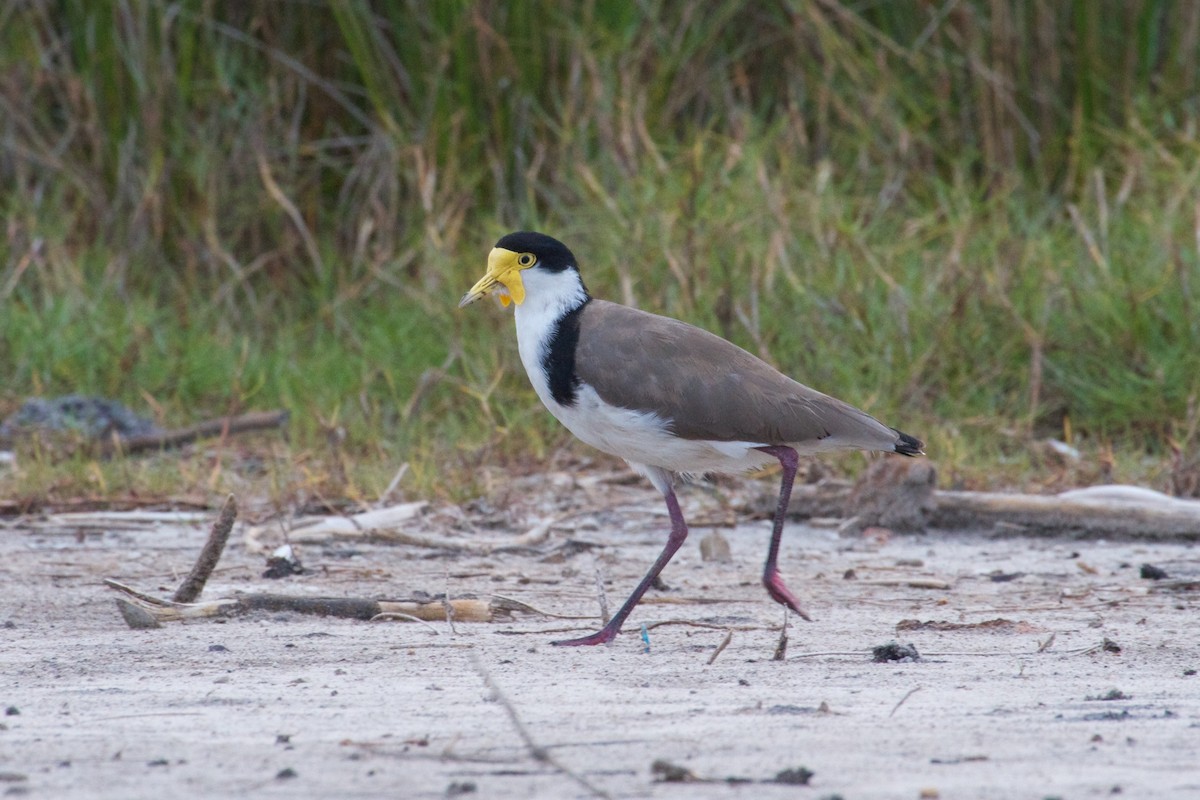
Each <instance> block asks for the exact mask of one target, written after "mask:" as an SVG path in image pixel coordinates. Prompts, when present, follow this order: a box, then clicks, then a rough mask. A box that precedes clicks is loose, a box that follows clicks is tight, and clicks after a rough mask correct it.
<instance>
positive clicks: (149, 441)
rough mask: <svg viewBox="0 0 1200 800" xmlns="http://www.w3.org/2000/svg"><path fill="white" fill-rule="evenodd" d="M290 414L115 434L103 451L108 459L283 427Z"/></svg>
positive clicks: (244, 416)
mask: <svg viewBox="0 0 1200 800" xmlns="http://www.w3.org/2000/svg"><path fill="white" fill-rule="evenodd" d="M288 417H289V413H288V412H287V411H255V412H251V413H249V414H239V415H237V416H233V417H220V418H218V419H210V420H206V421H204V422H200V423H197V424H195V425H189V426H188V427H186V428H176V429H174V430H169V431H157V432H154V433H144V434H137V435H133V436H111V437H108V438H106V439H103V440H102V441H101V443H100V454H101V455H102V456H103V457H105V458H110V457H112V456H114V455H116V454H117V453H125V454H127V455H129V454H133V453H144V452H148V451H152V450H171V449H174V448H176V447H183V446H184V445H186V444H191V443H192V442H194V441H196V440H197V439H207V438H209V437H213V436H232V435H234V434H238V433H246V432H248V431H261V430H270V429H272V428H282V427H283V426H284V425H286V424H287V421H288Z"/></svg>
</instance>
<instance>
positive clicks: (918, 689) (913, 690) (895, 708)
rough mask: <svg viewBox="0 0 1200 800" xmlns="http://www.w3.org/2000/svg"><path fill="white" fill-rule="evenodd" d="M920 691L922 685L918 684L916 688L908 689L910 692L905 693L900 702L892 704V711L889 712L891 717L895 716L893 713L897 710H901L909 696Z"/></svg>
mask: <svg viewBox="0 0 1200 800" xmlns="http://www.w3.org/2000/svg"><path fill="white" fill-rule="evenodd" d="M919 691H921V687H920V686H917V687H914V688H912V689H909V691H908V694H906V695H904V697H901V698H900V702H899V703H896V705H894V706H892V710H891V712H890V713H889V714H888V717H891V716H893V715H894V714H895V713H896V712H897V711H899V710H900V706H902V705H904V703H905V701H906V700H908V698H910V697H912V696H913V695H914V694H916V693H917V692H919Z"/></svg>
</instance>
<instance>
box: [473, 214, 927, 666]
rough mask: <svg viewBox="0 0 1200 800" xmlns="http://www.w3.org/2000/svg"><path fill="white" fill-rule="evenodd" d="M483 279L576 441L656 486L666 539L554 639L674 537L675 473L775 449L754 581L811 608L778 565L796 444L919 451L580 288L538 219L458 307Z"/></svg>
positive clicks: (782, 378)
mask: <svg viewBox="0 0 1200 800" xmlns="http://www.w3.org/2000/svg"><path fill="white" fill-rule="evenodd" d="M492 292H495V293H496V294H497V295H498V296H499V298H500V302H501V304H502V305H503V306H505V307H507V306H508V305H509V304H510V303H511V304H513V306H514V313H513V316H514V318H515V322H516V329H517V349H518V351H519V353H520V356H521V363H522V364H523V365H524V367H525V371H526V373H527V374H528V376H529V380H530V383H532V384H533V389H534V391H535V392H536V393H537V396H538V397H539V398H540V399H541V401H542V403H543V404H544V405H545V406H546V408H547V409H548V410H549V411H550V413H551V414H552V415H553V416H554V417H556V418H557V419H558V421H559V422H561V423H562V424H563V425H564V426H565V427H566V428H567V429H568V430H569V431H571V433H573V434H574V435H575V436H576V437H577V438H579V439H580V440H582V441H583V442H585V443H587V444H589V445H591V446H592V447H595V448H596V449H598V450H601V451H603V452H605V453H609V454H610V455H613V456H617V457H619V458H622V459H624V460H625V461H626V462H627V463H628V464H629V466H630V467H631V468H633V470H634V471H635V472H638V473H640V474H641V475H643V476H645V477H646V478H647V479H649V481H650V483H652V484H653V485H654V487H655V488H656V489H657V490H658V491H659V492H661V493H662V495H663V498H664V499H665V501H666V504H667V511H668V514H669V516H670V520H671V530H670V533H669V535H668V536H667V542H666V545H665V546H664V547H663V550H662V552H661V553H660V555H659V556H658V558H657V560H656V561H655V562H654V564H653V565H652V566H651V567H650V571H649V572H648V573H647V574H646V576H645V577H644V578H643V579H642V581H641V582H640V583H639V584H638V585H637V587H636V588H635V589H634V590H633V593H632V594H631V595H630V596H629V599H628V600H626V601H625V603H624V604H623V605H622V606H621V608H620V609H619V610H618V611H617V613H616V614H615V615H613V616H612V617H611V618H610V619H609V620H608V622H607V623H606V624H605V625H604V626H603V627H602V628H601V629H600V630H599V631H596V632H595V633H592V634H589V635H587V636H583V637H579V638H575V639H565V640H560V641H555V642H553V644H555V645H561V646H579V645H597V644H605V643H608V642H610V641H612V640H613V639H614V638H615V637H616V636H617V634H618V633H619V632H620V630H621V627H622V625H624V623H625V621H626V619H627V618H628V617H629V615H630V613H631V612H632V611H633V609H634V607H635V606H636V605H637V604H638V601H640V600H641V598H642V595H643V594H645V593H646V590H647V589H648V588H649V587H650V586H651V585H652V584H653V583H654V582H655V580H656V579H657V578H658V575H659V573H660V572H662V570H663V568H664V567H666V566H667V563H668V562H669V561H670V560H671V558H672V556H674V555H675V553H676V552H677V551H678V550H679V548H680V547H681V546H682V545H683V543H684V540H686V538H687V534H688V528H687V522H686V520H685V519H684V516H683V512H682V511H681V510H680V507H679V500H678V498H677V497H676V495H675V488H674V487H675V484H676V481H677V479H679V478H681V477H688V476H694V475H703V474H709V473H737V472H744V471H747V470H752V469H758V468H762V467H764V466H768V465H770V464H771V463H772V462H773V461H778V462H779V464H780V466H781V467H782V473H783V477H782V480H781V483H780V489H779V500H778V502H777V504H776V508H775V515H774V520H773V524H772V530H771V540H770V545H769V547H768V549H767V559H766V564H765V565H764V567H763V576H762V581H763V585H764V587H765V588H766V590H767V593H768V594H769V595H770V596H771V597H772V598H773V599H774V600H775V601H776V602H778V603H781V604H782V605H784V606H786V607H787V608H789V609H791V610H792V611H793V612H795V613H796V614H798V615H799V616H800V617H802V618H804V619H806V620H808V619H811V618H810V617H809V615H808V613H807V612H805V611H804V609H803V608H802V607H801V605H800V602H799V600H798V599H797V598H796V596H795V594H793V593H792V591H791V590H790V589H789V588H788V587H787V585H786V584H785V582H784V580H783V577H782V576H781V575H780V572H779V567H778V558H779V544H780V540H781V538H782V535H783V527H784V518H785V516H786V514H787V509H788V502H789V500H790V499H791V492H792V484H793V482H794V480H795V477H796V470H797V468H798V466H799V463H800V461H799V460H800V456H801V455H812V454H816V453H823V452H830V451H835V450H864V451H882V452H888V453H898V454H900V455H902V456H918V455H924V446H925V445H924V443H923V442H922V441H921V440H919V439H917V438H915V437H913V436H910V435H908V434H907V433H902V432H900V431H899V430H897V429H895V428H891V427H889V426H887V425H884V424H883V423H882V422H879V421H878V420H876V419H875V418H874V417H872V416H870V415H869V414H867V413H866V412H865V411H860V410H859V409H857V408H855V407H854V406H852V405H850V404H848V403H845V402H843V401H841V400H838V399H836V398H834V397H830V396H829V395H826V394H822V393H821V392H818V391H816V390H814V389H810V388H808V387H807V386H804V385H803V384H801V383H798V382H796V381H794V380H792V379H791V378H789V377H787V376H786V375H784V374H783V373H781V372H779V371H778V370H777V369H775V368H774V367H772V366H771V365H769V364H767V363H766V362H764V361H762V360H761V359H759V358H758V357H756V356H754V355H752V354H751V353H749V352H747V351H745V350H743V349H742V348H740V347H738V346H737V345H735V344H733V343H732V342H729V341H727V340H725V339H723V338H721V337H720V336H717V335H715V334H713V333H710V332H708V331H706V330H703V329H701V328H698V327H695V326H693V325H690V324H688V323H686V322H681V321H679V320H676V319H672V318H670V317H665V316H659V315H657V314H652V313H650V312H647V311H642V310H640V309H636V308H631V307H629V306H625V305H621V304H618V303H613V302H609V301H606V300H602V299H599V298H593V297H592V296H591V294H590V293H589V292H588V290H587V287H586V286H585V285H584V282H583V278H582V276H581V274H580V271H579V262H578V261H577V260H576V258H575V255H574V254H573V253H572V252H571V251H570V250H569V249H568V248H567V246H566V245H564V244H563V243H562V242H560V241H558V240H557V239H554V238H553V237H551V236H548V235H546V234H544V233H537V232H534V231H517V232H514V233H509V234H507V235H505V236H502V237H501V238H500V239H499V240H498V241H497V242H496V245H495V246H494V247H493V248H492V250H491V252H490V253H489V254H488V260H487V271H486V272H485V273H484V276H483V277H482V278H480V279H479V281H478V282H477V283H476V284H475V285H474V286H472V287H471V289H470V290H469V291H468V292H467V293H466V294H465V295H463V297H462V300H461V301H460V302H459V307H460V308H463V307H465V306H467V305H470V304H471V303H474V302H475V301H477V300H479V299H480V298H482V297H484V296H485V295H488V294H490V293H492Z"/></svg>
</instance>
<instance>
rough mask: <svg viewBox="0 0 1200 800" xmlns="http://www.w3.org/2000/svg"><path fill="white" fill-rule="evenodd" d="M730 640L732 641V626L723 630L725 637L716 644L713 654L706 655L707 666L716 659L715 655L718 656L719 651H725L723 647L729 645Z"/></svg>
mask: <svg viewBox="0 0 1200 800" xmlns="http://www.w3.org/2000/svg"><path fill="white" fill-rule="evenodd" d="M732 641H733V628H730V629H729V630H727V631H725V638H724V639H722V640H721V643H720V644H719V645H717V649H716V650H714V651H713V654H712V655H711V656H709V657H708V661H707V664H708V666H710V667H711V666H712V663H713V662H714V661H716V660H717V657H718V656H720V655H721V653H724V652H725V648H726V647H729V643H730V642H732Z"/></svg>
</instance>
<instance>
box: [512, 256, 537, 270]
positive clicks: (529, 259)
mask: <svg viewBox="0 0 1200 800" xmlns="http://www.w3.org/2000/svg"><path fill="white" fill-rule="evenodd" d="M535 261H537V258H536V257H534V255H533V253H521V255H519V256H517V265H518V266H521V267H532V266H533V262H535Z"/></svg>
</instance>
